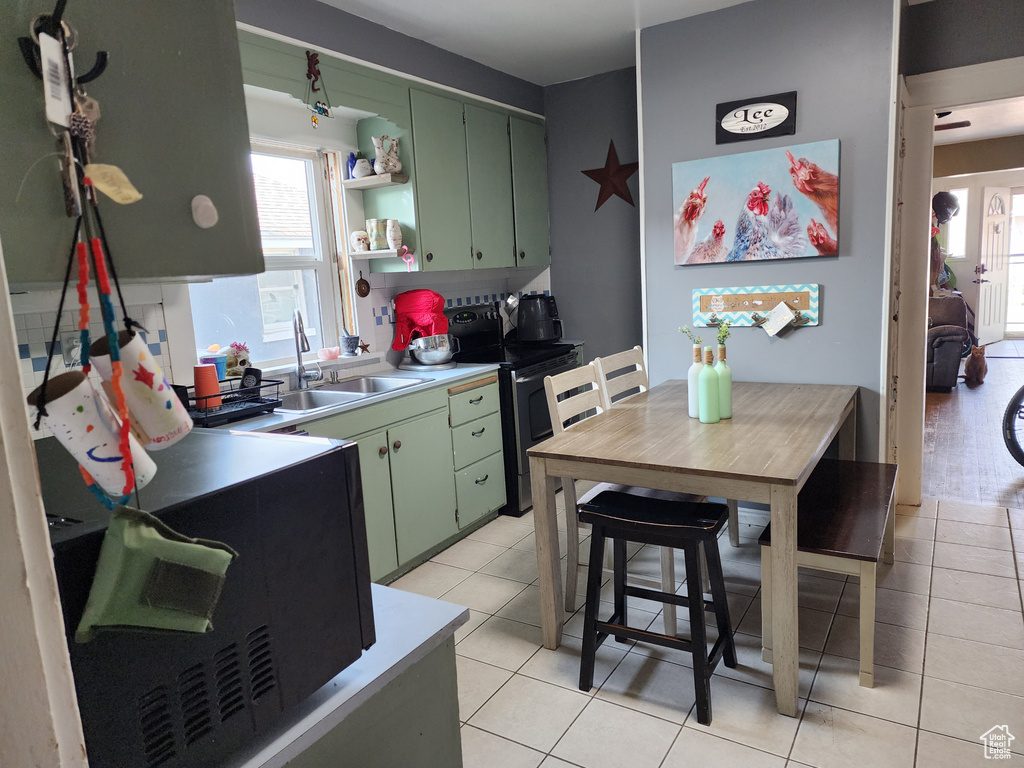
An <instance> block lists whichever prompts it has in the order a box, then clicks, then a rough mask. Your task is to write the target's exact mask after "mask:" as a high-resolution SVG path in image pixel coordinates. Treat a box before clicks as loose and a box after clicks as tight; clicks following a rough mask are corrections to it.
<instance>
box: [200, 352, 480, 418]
mask: <svg viewBox="0 0 1024 768" xmlns="http://www.w3.org/2000/svg"><path fill="white" fill-rule="evenodd" d="M497 370H498V366H497V365H493V364H487V365H476V364H472V363H459V364H458V365H457V366H456V367H455V368H450V369H448V370H441V371H425V372H420V371H401V370H397V369H396V370H393V371H378V372H376V373H372V374H362V375H366V376H387V377H388V378H392V377H393V378H401V379H429V381H425V382H423V383H422V384H416V385H414V386H412V387H404V388H402V389H397V390H395V391H393V392H381V393H379V394H375V395H370V396H368V397H364V398H361V399H359V400H354V401H352V402H348V403H340V404H338V405H334V406H331V407H330V408H324V409H323V410H318V411H314V412H312V413H279V412H277V411H274V412H273V413H266V414H262V415H260V416H254V417H253V418H251V419H243V420H242V421H235V422H232V423H230V424H224V425H222V426H220V427H213V429H215V430H216V429H221V430H225V429H233V430H241V431H244V432H273V431H275V430H279V429H284V428H285V427H291V426H295V425H299V424H305V423H306V422H309V421H315V420H316V419H323V418H326V417H328V416H335V415H337V414H339V413H347V412H349V411H354V410H356V409H358V408H362V407H363V406H367V405H376V404H377V403H383V402H386V401H387V400H392V399H394V398H396V397H404V396H405V395H411V394H414V393H416V392H423V391H424V390H427V389H433V388H434V387H438V386H447V385H449V384H453V383H455V382H457V381H461V380H462V379H470V378H473V377H475V376H479V375H480V374H484V373H490V372H492V371H497ZM345 378H354V377H352V376H346V377H345ZM317 383H318V384H319V382H317ZM316 388H317V387H316V386H313V387H310V389H316Z"/></svg>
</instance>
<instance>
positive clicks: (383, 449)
mask: <svg viewBox="0 0 1024 768" xmlns="http://www.w3.org/2000/svg"><path fill="white" fill-rule="evenodd" d="M377 453H378V455H379V456H380V457H381V458H382V459H383V458H384V457H385V456H387V455H388V447H387V446H386V445H382V446H381V447H380V448H378V449H377Z"/></svg>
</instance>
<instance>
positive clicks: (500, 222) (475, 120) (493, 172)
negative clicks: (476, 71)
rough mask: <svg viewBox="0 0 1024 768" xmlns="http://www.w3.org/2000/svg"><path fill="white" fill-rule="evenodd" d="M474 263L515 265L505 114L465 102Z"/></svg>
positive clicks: (476, 266)
mask: <svg viewBox="0 0 1024 768" xmlns="http://www.w3.org/2000/svg"><path fill="white" fill-rule="evenodd" d="M465 110H466V150H467V155H468V162H469V209H470V217H471V219H472V235H473V266H474V267H475V268H481V267H482V268H486V267H511V266H514V265H515V261H516V258H515V232H514V229H513V225H512V165H511V160H510V152H511V149H510V144H509V134H508V116H507V115H504V114H501V113H499V112H495V111H493V110H490V109H483V108H482V107H477V106H475V105H473V104H466V105H465Z"/></svg>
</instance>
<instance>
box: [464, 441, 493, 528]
mask: <svg viewBox="0 0 1024 768" xmlns="http://www.w3.org/2000/svg"><path fill="white" fill-rule="evenodd" d="M455 496H456V498H457V500H458V504H459V527H460V528H464V527H466V526H467V525H469V524H470V523H472V522H473V521H474V520H478V519H479V518H480V517H482V516H483V515H486V514H487V513H488V512H493V511H494V510H496V509H499V508H500V507H502V506H504V504H505V462H504V459H503V457H502V455H501V452H498V453H493V454H491V455H490V456H488V457H487V458H486V459H483V460H482V461H478V462H476V463H474V464H470V465H469V466H468V467H466V468H465V469H463V470H461V471H459V472H456V473H455Z"/></svg>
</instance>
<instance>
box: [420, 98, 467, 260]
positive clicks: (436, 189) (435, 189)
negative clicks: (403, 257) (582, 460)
mask: <svg viewBox="0 0 1024 768" xmlns="http://www.w3.org/2000/svg"><path fill="white" fill-rule="evenodd" d="M409 95H410V102H411V105H412V140H413V149H414V152H413V154H414V157H415V160H414V162H415V166H416V174H415V175H416V209H417V216H416V223H417V226H418V228H419V232H418V239H419V254H418V256H419V258H420V263H421V264H422V266H423V269H424V270H425V271H438V270H451V269H470V260H471V258H472V257H471V256H470V247H471V241H470V217H469V169H468V165H467V161H466V130H465V125H464V123H463V114H462V102H460V101H455V100H453V99H446V98H444V97H443V96H436V95H434V94H432V93H425V92H423V91H416V90H410V92H409Z"/></svg>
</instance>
